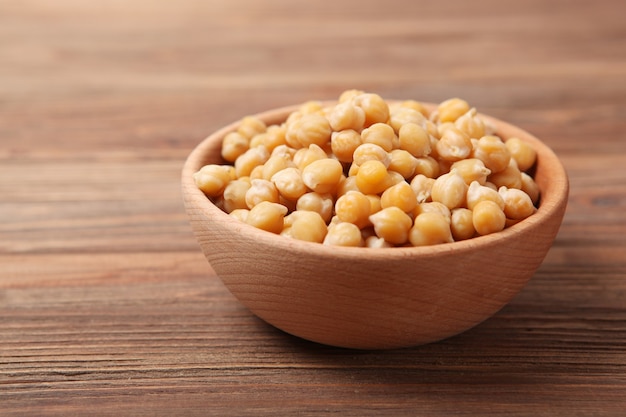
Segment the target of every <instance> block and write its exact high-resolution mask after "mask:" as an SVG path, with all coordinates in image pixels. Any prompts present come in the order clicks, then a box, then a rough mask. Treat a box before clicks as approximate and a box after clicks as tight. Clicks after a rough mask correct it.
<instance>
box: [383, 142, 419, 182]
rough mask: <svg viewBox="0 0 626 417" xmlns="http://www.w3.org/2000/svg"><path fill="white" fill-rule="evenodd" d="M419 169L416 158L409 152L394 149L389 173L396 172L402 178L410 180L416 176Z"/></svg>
mask: <svg viewBox="0 0 626 417" xmlns="http://www.w3.org/2000/svg"><path fill="white" fill-rule="evenodd" d="M416 167H417V161H416V158H415V157H414V156H413V155H411V154H410V153H409V152H408V151H405V150H403V149H394V150H392V151H391V152H390V153H389V166H388V167H387V168H388V169H389V171H394V172H397V173H399V174H400V175H402V178H404V179H409V178H412V177H413V174H415V168H416Z"/></svg>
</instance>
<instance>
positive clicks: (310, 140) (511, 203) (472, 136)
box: [194, 90, 539, 248]
mask: <svg viewBox="0 0 626 417" xmlns="http://www.w3.org/2000/svg"><path fill="white" fill-rule="evenodd" d="M221 153H222V157H223V159H224V160H225V161H226V163H224V164H210V165H206V166H204V167H202V168H201V169H200V170H199V171H198V172H197V173H195V175H194V179H195V182H196V184H197V186H198V187H199V188H200V189H201V190H202V191H203V192H204V194H205V195H207V196H208V197H209V198H211V200H212V201H213V202H214V203H215V204H217V205H218V206H219V207H220V208H221V209H223V210H224V211H225V212H226V213H229V214H230V215H231V216H233V217H235V218H237V219H239V220H241V221H243V222H245V223H247V224H250V225H252V226H255V227H257V228H259V229H263V230H266V231H268V232H271V233H276V234H280V235H283V236H286V237H289V238H294V239H299V240H304V241H309V242H318V243H323V244H325V245H338V246H360V247H372V248H380V247H403V246H424V245H434V244H440V243H447V242H453V241H459V240H465V239H470V238H472V237H475V236H480V235H487V234H490V233H496V232H499V231H501V230H503V229H504V228H505V227H508V226H510V225H512V224H514V223H517V222H519V221H521V220H523V219H525V218H527V217H528V216H530V215H532V214H533V213H534V212H535V211H536V205H537V204H538V200H539V189H538V187H537V184H536V183H535V181H534V179H533V177H532V176H531V175H530V174H529V173H530V172H532V169H533V167H534V165H535V162H536V152H535V150H534V149H533V148H532V146H530V145H529V144H528V143H527V142H523V141H521V140H520V139H518V138H515V137H511V138H506V139H503V138H501V137H499V136H497V134H496V132H495V129H494V127H493V126H491V125H490V124H489V123H488V122H486V121H485V120H484V119H482V118H481V117H480V116H479V115H478V114H477V112H476V109H475V108H473V107H471V106H470V105H469V104H468V103H467V102H466V101H465V100H462V99H459V98H452V99H449V100H446V101H443V102H442V103H440V104H439V105H438V106H437V107H436V109H433V110H432V111H429V110H428V109H427V108H426V107H425V106H424V105H422V104H421V103H419V102H417V101H413V100H409V101H403V102H401V101H390V102H387V101H385V100H384V99H383V98H382V97H381V96H379V95H377V94H373V93H366V92H363V91H359V90H348V91H345V92H344V93H342V94H341V96H340V97H339V100H338V102H337V104H335V105H332V106H328V105H326V106H325V105H323V104H322V103H320V102H307V103H305V104H303V105H302V106H300V108H299V109H298V110H297V111H294V112H293V113H291V114H290V115H289V116H288V117H287V120H286V121H285V122H283V123H281V124H276V125H270V126H267V125H266V124H265V123H264V122H263V121H262V120H259V119H258V118H256V117H252V116H248V117H245V118H243V119H242V120H241V123H240V124H239V127H238V128H237V130H236V131H233V132H231V133H228V134H227V135H226V136H225V137H224V139H223V143H222V150H221Z"/></svg>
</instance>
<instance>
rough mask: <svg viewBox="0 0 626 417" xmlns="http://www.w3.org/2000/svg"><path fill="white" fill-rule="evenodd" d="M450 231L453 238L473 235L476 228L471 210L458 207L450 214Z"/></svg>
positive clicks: (468, 237)
mask: <svg viewBox="0 0 626 417" xmlns="http://www.w3.org/2000/svg"><path fill="white" fill-rule="evenodd" d="M450 231H451V232H452V237H453V238H454V240H466V239H470V238H472V237H474V235H475V234H476V229H475V228H474V220H473V213H472V210H470V209H467V208H464V207H459V208H455V209H453V210H452V213H451V214H450Z"/></svg>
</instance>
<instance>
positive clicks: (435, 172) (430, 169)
mask: <svg viewBox="0 0 626 417" xmlns="http://www.w3.org/2000/svg"><path fill="white" fill-rule="evenodd" d="M415 163H416V164H415V172H414V174H415V175H420V174H421V175H424V176H426V177H428V178H437V177H438V176H439V175H440V174H441V168H440V166H439V162H438V161H437V160H436V159H435V158H433V157H432V156H423V157H421V158H416V159H415Z"/></svg>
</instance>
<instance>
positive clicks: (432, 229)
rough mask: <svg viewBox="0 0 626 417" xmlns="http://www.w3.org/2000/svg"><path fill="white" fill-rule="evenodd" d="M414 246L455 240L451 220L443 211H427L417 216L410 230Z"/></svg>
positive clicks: (410, 239)
mask: <svg viewBox="0 0 626 417" xmlns="http://www.w3.org/2000/svg"><path fill="white" fill-rule="evenodd" d="M409 241H410V242H411V244H412V245H413V246H426V245H437V244H441V243H449V242H452V241H453V238H452V232H451V231H450V222H449V221H448V219H447V218H446V217H445V216H444V215H443V214H441V213H435V212H427V213H423V214H420V215H419V216H417V217H416V218H415V221H414V224H413V227H412V228H411V230H410V231H409Z"/></svg>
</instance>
